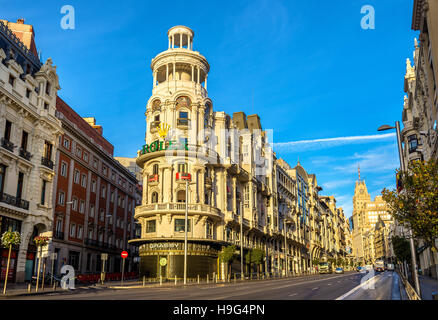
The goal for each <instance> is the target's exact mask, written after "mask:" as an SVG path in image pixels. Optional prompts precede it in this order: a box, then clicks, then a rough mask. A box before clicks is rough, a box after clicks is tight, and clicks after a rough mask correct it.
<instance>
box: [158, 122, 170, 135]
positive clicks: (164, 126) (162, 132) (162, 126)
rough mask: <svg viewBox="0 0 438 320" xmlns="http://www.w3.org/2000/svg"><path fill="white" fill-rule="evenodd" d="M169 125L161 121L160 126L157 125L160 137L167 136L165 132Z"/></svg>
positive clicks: (167, 130)
mask: <svg viewBox="0 0 438 320" xmlns="http://www.w3.org/2000/svg"><path fill="white" fill-rule="evenodd" d="M169 129H170V126H169V125H168V124H167V123H164V122H161V123H160V126H159V127H158V134H159V135H160V137H161V139H165V138H166V136H167V133H168V132H169Z"/></svg>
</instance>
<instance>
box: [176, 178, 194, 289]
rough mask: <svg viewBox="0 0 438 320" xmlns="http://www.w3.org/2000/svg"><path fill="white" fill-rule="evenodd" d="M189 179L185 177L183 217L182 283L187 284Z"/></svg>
mask: <svg viewBox="0 0 438 320" xmlns="http://www.w3.org/2000/svg"><path fill="white" fill-rule="evenodd" d="M189 180H190V178H186V212H185V217H184V284H187V224H188V215H189ZM193 183H195V182H193ZM175 277H176V276H175Z"/></svg>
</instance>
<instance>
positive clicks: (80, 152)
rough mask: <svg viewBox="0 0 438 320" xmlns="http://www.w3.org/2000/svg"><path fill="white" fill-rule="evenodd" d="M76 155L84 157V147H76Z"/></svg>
mask: <svg viewBox="0 0 438 320" xmlns="http://www.w3.org/2000/svg"><path fill="white" fill-rule="evenodd" d="M76 156H77V157H78V158H81V157H82V149H81V148H79V147H78V148H77V149H76Z"/></svg>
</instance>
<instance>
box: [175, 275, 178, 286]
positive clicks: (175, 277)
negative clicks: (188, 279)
mask: <svg viewBox="0 0 438 320" xmlns="http://www.w3.org/2000/svg"><path fill="white" fill-rule="evenodd" d="M177 279H178V278H177V277H176V275H175V285H176V283H177V281H178V280H177Z"/></svg>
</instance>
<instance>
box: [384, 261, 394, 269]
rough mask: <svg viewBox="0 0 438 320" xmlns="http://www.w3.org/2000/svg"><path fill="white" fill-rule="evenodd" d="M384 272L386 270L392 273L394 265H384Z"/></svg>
mask: <svg viewBox="0 0 438 320" xmlns="http://www.w3.org/2000/svg"><path fill="white" fill-rule="evenodd" d="M386 270H388V271H394V265H393V264H392V263H388V264H387V265H386Z"/></svg>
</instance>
